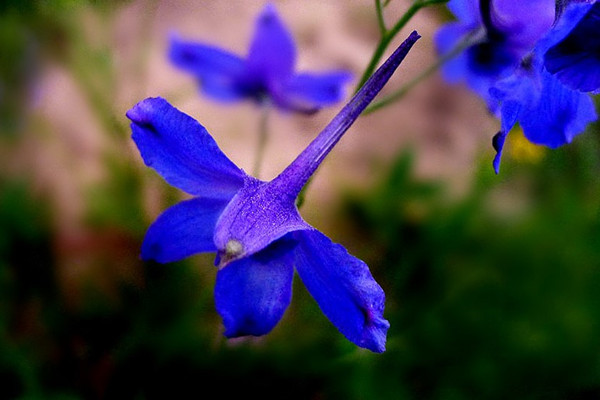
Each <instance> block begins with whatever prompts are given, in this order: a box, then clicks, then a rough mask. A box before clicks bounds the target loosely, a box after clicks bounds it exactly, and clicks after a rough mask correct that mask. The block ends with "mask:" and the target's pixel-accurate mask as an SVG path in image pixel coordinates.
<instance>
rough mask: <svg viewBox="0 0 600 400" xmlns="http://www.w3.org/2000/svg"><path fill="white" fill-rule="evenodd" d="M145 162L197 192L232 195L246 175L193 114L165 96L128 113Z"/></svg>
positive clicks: (183, 188)
mask: <svg viewBox="0 0 600 400" xmlns="http://www.w3.org/2000/svg"><path fill="white" fill-rule="evenodd" d="M127 117H128V118H129V119H130V120H131V121H132V123H131V130H132V131H133V135H132V138H133V140H134V141H135V143H136V144H137V147H138V149H139V150H140V154H141V155H142V158H143V159H144V162H145V163H146V165H148V166H149V167H152V168H154V169H155V170H156V171H157V172H158V173H159V174H161V175H162V177H163V178H165V180H166V181H167V182H169V183H170V184H171V185H173V186H176V187H178V188H180V189H181V190H183V191H186V192H188V193H190V194H193V195H198V196H206V197H212V198H227V199H229V198H231V197H232V196H233V194H234V193H235V192H236V191H237V190H238V189H239V188H241V187H242V185H243V182H244V177H245V176H246V174H245V173H244V172H243V171H242V170H241V169H239V168H238V167H237V166H236V165H235V164H234V163H232V162H231V161H230V160H229V159H228V158H227V156H225V154H223V152H221V150H220V149H219V147H218V146H217V144H216V143H215V141H214V139H213V138H212V137H211V136H210V134H209V133H208V132H207V131H206V129H204V127H203V126H202V125H200V124H199V123H198V122H197V121H196V120H194V119H193V118H192V117H190V116H188V115H186V114H184V113H182V112H181V111H179V110H177V109H176V108H175V107H173V106H172V105H170V104H169V103H168V102H167V101H166V100H164V99H162V98H159V97H157V98H148V99H146V100H143V101H141V102H139V103H138V104H137V105H136V106H134V107H133V108H132V109H131V110H129V111H128V112H127Z"/></svg>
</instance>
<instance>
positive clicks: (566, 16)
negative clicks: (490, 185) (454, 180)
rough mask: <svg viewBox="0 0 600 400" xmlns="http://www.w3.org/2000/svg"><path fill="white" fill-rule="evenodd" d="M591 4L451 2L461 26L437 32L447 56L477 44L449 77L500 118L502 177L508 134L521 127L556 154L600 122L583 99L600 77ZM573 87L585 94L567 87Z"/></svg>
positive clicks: (450, 68) (452, 65) (451, 67)
mask: <svg viewBox="0 0 600 400" xmlns="http://www.w3.org/2000/svg"><path fill="white" fill-rule="evenodd" d="M592 4H593V2H589V1H584V2H575V1H570V2H569V1H563V2H559V3H558V5H557V4H556V3H555V1H554V0H534V1H527V2H516V1H508V0H496V1H492V0H451V1H450V3H449V7H450V9H451V10H452V11H453V12H454V13H455V15H456V16H457V17H458V18H459V21H458V22H454V23H451V24H449V25H447V26H445V27H443V28H442V29H441V30H440V31H439V32H438V35H437V42H438V47H439V48H440V49H441V50H442V51H448V49H450V48H451V47H452V46H455V45H456V43H458V42H460V41H461V40H464V38H465V37H467V35H469V34H470V35H471V36H474V38H475V40H474V41H475V44H473V45H472V46H469V47H468V48H467V49H466V50H465V51H464V52H463V53H461V54H460V55H459V56H458V57H457V58H456V59H454V60H452V61H450V62H449V63H448V64H447V65H446V66H445V70H444V72H445V76H446V77H447V78H449V79H450V80H453V81H456V80H458V79H465V80H466V81H467V82H468V83H469V85H470V87H471V88H472V89H473V90H474V91H476V92H477V93H478V94H479V95H480V96H481V97H482V98H483V99H484V100H485V101H486V103H487V105H488V107H489V109H490V111H491V112H492V113H493V114H495V115H496V116H498V117H500V119H501V127H500V131H499V133H497V134H496V135H495V136H494V138H493V146H494V148H495V149H496V152H497V154H496V156H495V157H494V161H493V166H494V170H495V171H496V173H498V172H499V168H500V158H501V156H502V150H503V147H504V143H505V141H506V137H507V135H508V132H509V131H510V129H511V128H512V127H513V126H514V125H515V124H516V123H517V122H518V123H519V124H520V126H521V128H522V129H523V133H524V134H525V137H526V138H527V139H528V140H529V141H530V142H532V143H535V144H540V145H545V146H548V147H550V148H556V147H559V146H561V145H563V144H565V143H569V142H570V141H571V140H572V139H573V138H574V137H575V136H576V135H577V134H579V133H581V132H583V131H584V130H585V128H586V126H587V125H588V124H589V123H590V122H592V121H594V120H596V119H597V115H596V112H595V108H594V105H593V102H592V100H591V98H590V97H589V96H588V95H587V94H585V93H582V92H581V91H580V90H581V89H582V88H583V86H582V82H585V84H587V85H588V86H589V85H591V86H593V85H594V83H593V81H594V80H595V79H597V77H598V75H597V74H598V70H597V69H595V68H594V62H595V61H596V62H597V57H598V56H597V54H596V53H594V52H595V51H596V52H597V48H598V47H597V46H598V39H597V38H598V36H597V35H596V36H595V37H588V35H590V34H593V33H594V32H595V31H597V30H598V26H597V24H596V22H597V15H596V14H594V10H593V9H592ZM593 7H596V6H593ZM532 16H534V17H532ZM477 27H479V29H480V31H479V32H477V29H478V28H477ZM482 32H483V33H482ZM582 38H584V39H585V40H582ZM471 40H473V38H471ZM584 58H586V59H585V60H584ZM575 59H579V60H580V61H581V64H582V65H581V66H578V65H577V64H575V63H573V61H574V60H575ZM561 76H562V77H561ZM569 81H570V82H571V86H577V85H579V87H576V89H579V90H575V89H572V88H570V87H568V86H566V85H565V83H566V84H567V85H568V84H569Z"/></svg>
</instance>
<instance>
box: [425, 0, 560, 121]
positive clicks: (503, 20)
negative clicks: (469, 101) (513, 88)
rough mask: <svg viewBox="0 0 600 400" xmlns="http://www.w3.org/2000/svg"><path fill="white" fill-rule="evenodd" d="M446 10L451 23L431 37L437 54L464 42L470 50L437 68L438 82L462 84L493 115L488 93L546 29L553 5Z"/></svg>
mask: <svg viewBox="0 0 600 400" xmlns="http://www.w3.org/2000/svg"><path fill="white" fill-rule="evenodd" d="M448 8H449V9H450V11H452V13H453V14H454V15H455V16H456V18H457V21H454V22H450V23H448V24H445V25H444V26H442V27H441V28H440V30H439V31H438V32H437V34H436V37H435V40H436V45H437V48H438V51H439V52H440V53H441V54H448V53H450V52H452V51H453V50H454V49H455V48H457V47H458V46H460V44H461V43H463V42H464V41H466V40H468V41H469V42H471V45H469V46H467V48H466V49H465V50H464V51H462V52H461V53H460V54H458V55H457V56H456V57H454V58H453V59H451V60H450V61H448V62H447V63H446V64H445V65H444V66H443V69H442V73H443V75H444V78H445V79H446V80H447V81H449V82H452V83H456V82H459V81H463V80H464V81H465V82H466V83H467V85H468V86H469V87H470V88H471V90H473V91H474V92H476V93H477V94H478V95H479V96H480V97H481V98H483V99H484V100H485V101H486V103H487V105H488V107H489V108H490V110H491V111H492V112H495V111H496V109H497V102H496V99H495V98H494V97H492V96H490V93H489V90H490V88H491V87H492V86H493V85H494V84H495V83H496V82H497V81H498V80H499V79H502V78H504V77H507V76H509V75H510V74H512V72H513V71H514V69H515V68H516V67H517V66H518V65H519V63H520V61H521V59H522V58H523V57H524V56H525V55H526V54H527V53H528V52H529V51H530V50H531V49H532V48H533V47H534V45H535V43H536V41H537V40H538V39H539V38H540V37H541V36H542V35H543V34H544V33H545V32H547V31H548V29H549V28H550V27H551V26H552V22H553V20H554V14H555V5H554V1H553V0H528V1H514V0H496V1H491V0H487V1H486V0H481V1H479V0H450V2H449V3H448ZM533 15H535V18H532V16H533Z"/></svg>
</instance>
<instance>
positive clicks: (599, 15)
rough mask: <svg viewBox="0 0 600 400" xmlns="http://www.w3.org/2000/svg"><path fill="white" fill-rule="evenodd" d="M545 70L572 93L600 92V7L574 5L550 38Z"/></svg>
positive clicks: (562, 17)
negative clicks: (571, 90) (573, 91)
mask: <svg viewBox="0 0 600 400" xmlns="http://www.w3.org/2000/svg"><path fill="white" fill-rule="evenodd" d="M547 42H548V43H546V47H548V50H547V51H546V52H545V54H544V66H545V67H546V69H547V70H548V72H550V73H551V74H554V75H556V76H557V77H558V79H559V80H560V81H561V82H562V83H564V84H565V85H567V86H569V87H570V88H572V89H575V90H579V91H582V92H596V91H598V90H599V89H600V3H589V2H583V3H572V4H569V5H568V6H567V7H566V9H565V10H564V11H563V15H562V16H561V18H560V20H559V22H558V23H557V25H556V27H555V28H554V29H553V30H552V34H551V35H549V37H548V38H547Z"/></svg>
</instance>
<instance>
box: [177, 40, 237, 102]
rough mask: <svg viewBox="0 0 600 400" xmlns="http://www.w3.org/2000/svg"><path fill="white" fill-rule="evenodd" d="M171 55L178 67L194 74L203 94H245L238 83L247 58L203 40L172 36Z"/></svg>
mask: <svg viewBox="0 0 600 400" xmlns="http://www.w3.org/2000/svg"><path fill="white" fill-rule="evenodd" d="M169 59H170V60H171V62H172V63H173V64H174V65H175V66H177V67H178V68H180V69H182V70H184V71H187V72H190V73H191V74H193V75H194V76H195V77H196V78H197V79H198V80H199V83H200V88H201V90H202V92H203V93H204V94H206V95H207V96H209V97H212V98H214V99H217V100H221V101H231V100H238V99H240V98H243V97H244V96H245V95H246V94H245V92H244V90H243V88H241V87H240V85H239V80H240V77H241V76H242V75H243V73H244V71H245V64H244V60H243V59H242V58H240V57H238V56H236V55H235V54H231V53H229V52H227V51H224V50H221V49H219V48H217V47H214V46H210V45H205V44H202V43H196V42H189V41H185V40H182V39H180V38H178V37H177V36H171V40H170V46H169Z"/></svg>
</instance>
